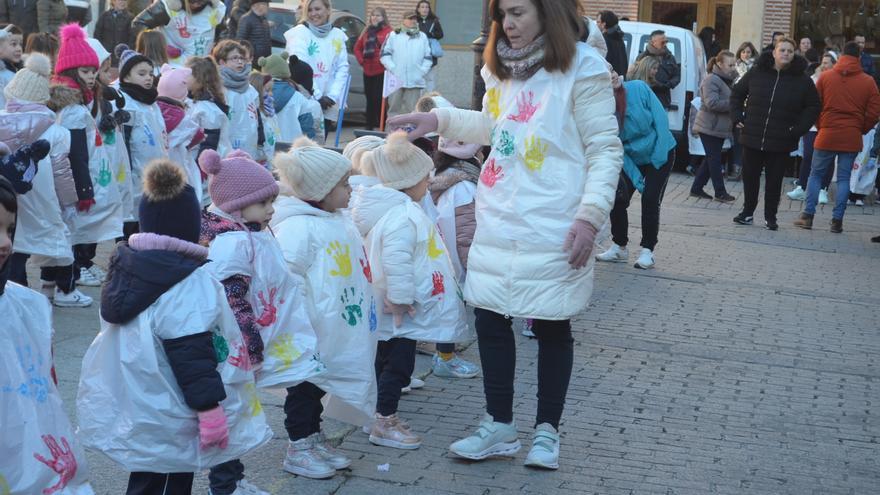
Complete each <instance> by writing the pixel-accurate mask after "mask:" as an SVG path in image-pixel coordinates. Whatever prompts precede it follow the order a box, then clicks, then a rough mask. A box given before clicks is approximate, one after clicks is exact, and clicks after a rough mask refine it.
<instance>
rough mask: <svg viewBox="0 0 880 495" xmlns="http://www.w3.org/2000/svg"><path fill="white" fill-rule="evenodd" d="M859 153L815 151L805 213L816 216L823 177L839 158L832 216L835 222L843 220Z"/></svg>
mask: <svg viewBox="0 0 880 495" xmlns="http://www.w3.org/2000/svg"><path fill="white" fill-rule="evenodd" d="M857 154H858V153H857V152H855V151H853V152H848V151H826V150H820V149H816V150H814V151H813V163H812V167H811V170H810V180H809V182H807V202H806V206H805V207H804V213H807V214H809V215H815V214H816V203H817V202H818V201H819V189H820V188H821V187H822V177H823V176H824V175H825V173H826V171H827V170H828V169H829V168H834V159H835V158H837V193H836V194H835V195H834V212H833V213H832V214H831V216H832V218H834V219H835V220H843V213H844V212H845V211H846V201H847V199H849V176H850V174H851V173H852V166H853V162H854V161H856V155H857Z"/></svg>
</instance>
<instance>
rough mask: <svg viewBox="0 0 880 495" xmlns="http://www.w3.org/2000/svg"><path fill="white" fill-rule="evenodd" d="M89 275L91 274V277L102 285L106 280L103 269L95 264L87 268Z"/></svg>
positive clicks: (105, 273)
mask: <svg viewBox="0 0 880 495" xmlns="http://www.w3.org/2000/svg"><path fill="white" fill-rule="evenodd" d="M89 273H91V274H92V275H94V276H95V278H96V279H98V280H100V281H101V282H102V283H103V282H104V281H105V280H107V272H106V271H104V269H103V268H101V267H100V266H98V265H96V264H94V263H93V264H92V266H91V267H89Z"/></svg>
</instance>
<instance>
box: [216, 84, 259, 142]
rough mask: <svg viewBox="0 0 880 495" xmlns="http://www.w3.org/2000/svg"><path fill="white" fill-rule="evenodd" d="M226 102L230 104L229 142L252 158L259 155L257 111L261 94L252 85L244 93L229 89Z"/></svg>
mask: <svg viewBox="0 0 880 495" xmlns="http://www.w3.org/2000/svg"><path fill="white" fill-rule="evenodd" d="M226 104H227V105H229V142H230V144H231V145H232V149H233V150H244V151H246V152H247V154H248V155H250V156H251V157H252V158H253V157H255V156H257V153H258V152H259V149H258V148H257V125H258V121H257V112H258V111H259V108H260V94H259V93H257V90H256V89H254V87H253V86H250V85H249V86H248V87H247V91H245V92H244V93H238V92H236V91H230V90H228V89H227V90H226ZM230 151H231V150H230ZM218 153H219V151H218Z"/></svg>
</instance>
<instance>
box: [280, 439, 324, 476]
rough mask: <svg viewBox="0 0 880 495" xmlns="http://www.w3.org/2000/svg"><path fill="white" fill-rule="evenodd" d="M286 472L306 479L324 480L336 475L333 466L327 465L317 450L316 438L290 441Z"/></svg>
mask: <svg viewBox="0 0 880 495" xmlns="http://www.w3.org/2000/svg"><path fill="white" fill-rule="evenodd" d="M282 466H283V467H284V470H285V471H287V472H288V473H292V474H295V475H297V476H303V477H305V478H312V479H316V480H322V479H326V478H330V477H332V476H333V475H335V474H336V470H335V469H333V466H331V465H330V464H328V463H327V461H325V460H324V458H323V457H322V456H321V454H320V452H318V450H317V449H315V436H314V435H312V436H310V437H306V438H301V439H299V440H297V441H295V442H294V441H288V443H287V455H286V456H285V457H284V464H282Z"/></svg>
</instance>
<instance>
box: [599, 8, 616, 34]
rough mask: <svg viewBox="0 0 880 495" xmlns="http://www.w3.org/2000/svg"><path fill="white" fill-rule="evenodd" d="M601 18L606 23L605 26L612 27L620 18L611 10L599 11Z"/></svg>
mask: <svg viewBox="0 0 880 495" xmlns="http://www.w3.org/2000/svg"><path fill="white" fill-rule="evenodd" d="M599 19H601V20H602V22H604V23H605V28H606V29H610V28H613V27H614V26H616V25H617V23H618V22H619V19H617V14H615V13H614V12H611V11H610V10H603V11H601V12H599Z"/></svg>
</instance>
